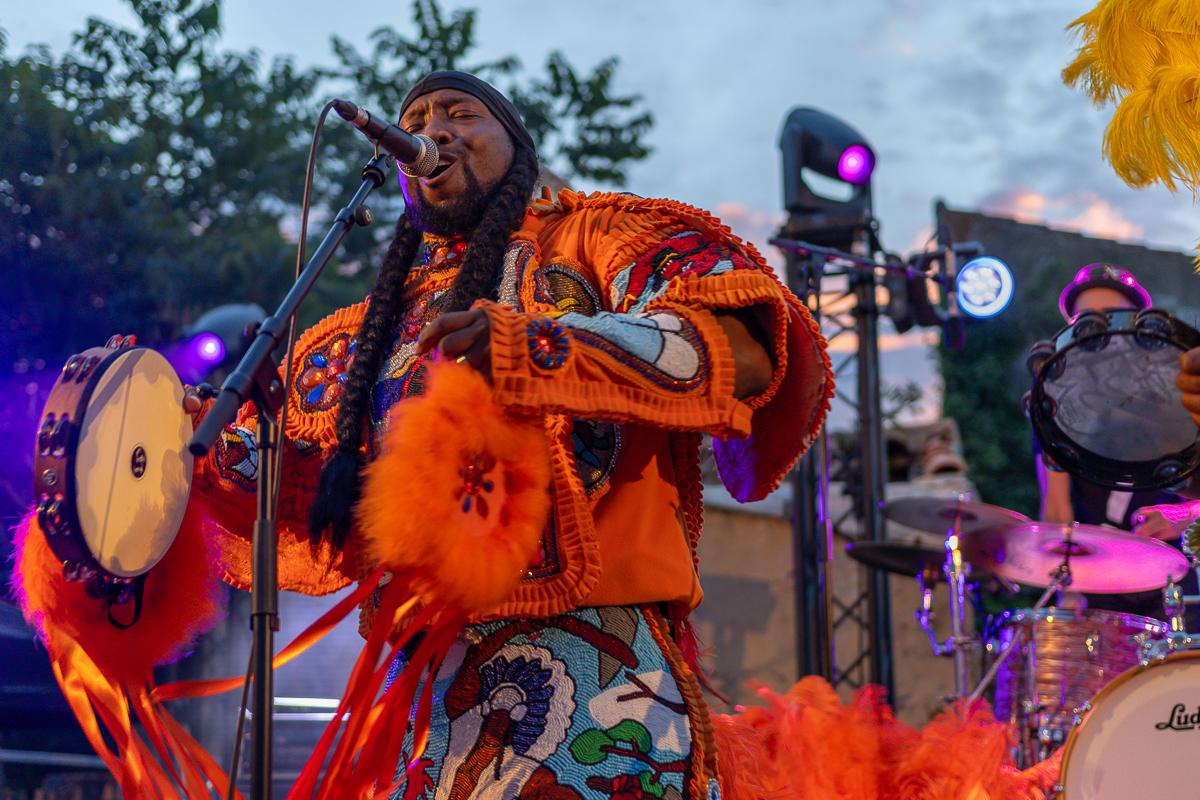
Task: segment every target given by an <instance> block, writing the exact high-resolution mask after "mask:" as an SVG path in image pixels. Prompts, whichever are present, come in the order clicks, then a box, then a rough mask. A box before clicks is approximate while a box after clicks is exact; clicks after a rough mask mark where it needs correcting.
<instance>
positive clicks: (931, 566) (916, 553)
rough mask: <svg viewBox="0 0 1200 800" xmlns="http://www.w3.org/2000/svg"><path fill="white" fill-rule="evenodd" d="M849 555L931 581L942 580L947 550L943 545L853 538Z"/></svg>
mask: <svg viewBox="0 0 1200 800" xmlns="http://www.w3.org/2000/svg"><path fill="white" fill-rule="evenodd" d="M846 555H848V556H850V557H851V558H853V559H854V560H855V561H858V562H860V563H862V564H866V565H867V566H868V567H874V568H875V569H881V570H883V571H884V572H894V573H895V574H897V575H907V576H908V577H910V578H915V577H917V576H918V575H925V579H926V580H927V581H933V580H941V578H942V564H943V563H944V562H945V560H946V551H945V550H944V549H942V548H940V547H928V546H926V545H921V544H902V543H900V542H851V543H850V544H848V545H846Z"/></svg>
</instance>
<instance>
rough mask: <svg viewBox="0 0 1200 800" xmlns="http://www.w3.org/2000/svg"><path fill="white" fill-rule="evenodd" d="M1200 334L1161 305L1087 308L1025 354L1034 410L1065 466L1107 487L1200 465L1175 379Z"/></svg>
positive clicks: (1144, 482) (1164, 480) (1042, 436)
mask: <svg viewBox="0 0 1200 800" xmlns="http://www.w3.org/2000/svg"><path fill="white" fill-rule="evenodd" d="M1198 344H1200V332H1197V331H1196V330H1195V329H1194V328H1192V327H1191V326H1189V325H1186V324H1184V323H1183V322H1180V321H1179V320H1178V319H1176V318H1175V317H1173V316H1171V315H1170V314H1168V313H1167V312H1166V311H1163V310H1161V309H1156V308H1147V309H1115V310H1111V311H1085V312H1084V313H1082V314H1080V315H1079V316H1078V317H1077V318H1076V319H1075V320H1074V321H1073V322H1072V323H1071V324H1070V325H1068V326H1067V327H1065V328H1063V329H1062V330H1061V331H1059V332H1058V333H1057V334H1056V335H1055V337H1054V339H1053V340H1052V341H1048V342H1038V343H1037V344H1035V345H1034V346H1033V348H1032V349H1031V350H1030V353H1029V360H1028V362H1027V363H1028V365H1029V368H1030V370H1031V371H1032V372H1033V374H1034V381H1033V388H1032V390H1031V391H1030V394H1029V396H1028V411H1029V417H1030V420H1031V421H1032V423H1033V430H1034V433H1035V435H1036V436H1037V438H1038V441H1039V442H1040V443H1041V446H1042V450H1043V452H1044V453H1045V454H1046V456H1048V457H1049V458H1050V459H1052V460H1053V462H1054V463H1055V464H1056V465H1057V466H1058V467H1059V468H1061V469H1063V470H1066V471H1067V472H1069V473H1071V474H1073V475H1077V476H1079V477H1081V478H1083V479H1085V480H1087V481H1090V482H1092V483H1095V484H1098V485H1100V486H1104V487H1106V488H1109V489H1116V490H1121V491H1133V490H1141V489H1152V488H1163V487H1169V486H1172V485H1175V484H1178V483H1180V482H1181V481H1183V480H1184V479H1185V478H1187V477H1188V476H1190V475H1191V474H1192V473H1194V472H1195V471H1196V470H1197V469H1198V468H1200V444H1198V439H1200V431H1198V430H1197V427H1196V423H1195V422H1193V421H1192V419H1191V418H1190V417H1189V416H1188V413H1187V411H1186V410H1185V409H1184V407H1183V405H1182V404H1181V402H1180V391H1179V389H1178V388H1177V387H1176V385H1175V377H1176V375H1178V374H1179V354H1180V353H1181V352H1183V351H1185V350H1189V349H1191V348H1193V347H1196V346H1197V345H1198Z"/></svg>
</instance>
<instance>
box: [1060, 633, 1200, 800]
mask: <svg viewBox="0 0 1200 800" xmlns="http://www.w3.org/2000/svg"><path fill="white" fill-rule="evenodd" d="M1197 754H1200V652H1198V651H1188V652H1181V653H1174V654H1172V655H1170V656H1167V658H1166V659H1165V660H1164V661H1161V662H1154V663H1152V665H1151V666H1148V667H1134V668H1132V669H1129V670H1126V671H1125V672H1123V673H1122V674H1121V675H1120V676H1118V677H1117V678H1116V680H1114V681H1113V682H1112V683H1110V684H1109V685H1108V686H1106V687H1104V689H1102V690H1101V691H1100V693H1099V694H1097V695H1096V697H1095V699H1093V700H1092V702H1091V709H1090V710H1089V711H1087V713H1086V714H1085V715H1084V716H1082V718H1081V721H1080V723H1079V724H1078V726H1077V727H1076V728H1075V729H1074V730H1073V731H1071V734H1070V736H1068V737H1067V744H1066V747H1065V748H1064V749H1063V761H1062V772H1061V777H1060V781H1059V783H1060V788H1059V794H1058V798H1059V800H1064V798H1070V800H1129V799H1130V798H1138V797H1144V798H1151V797H1193V796H1195V791H1194V790H1189V789H1188V788H1187V786H1188V785H1189V783H1190V782H1191V778H1190V777H1189V776H1191V775H1192V774H1193V773H1194V772H1195V759H1196V756H1197Z"/></svg>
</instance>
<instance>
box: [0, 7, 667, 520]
mask: <svg viewBox="0 0 1200 800" xmlns="http://www.w3.org/2000/svg"><path fill="white" fill-rule="evenodd" d="M128 2H129V4H130V6H131V8H132V10H133V12H134V16H135V18H136V24H135V25H133V26H132V27H129V28H126V27H122V26H119V25H115V24H113V23H110V22H107V21H104V20H101V19H96V18H92V19H89V20H88V21H87V22H86V24H85V25H84V26H83V29H82V30H80V31H79V32H78V33H77V34H76V35H75V37H74V40H73V43H72V45H71V46H70V47H69V48H68V49H67V51H66V52H63V53H54V52H51V50H50V49H49V48H47V47H44V46H35V47H31V48H28V49H26V50H25V51H23V52H21V53H10V52H9V51H8V49H7V46H6V44H5V37H4V36H3V33H2V31H0V274H2V275H3V278H4V280H3V282H2V283H0V379H7V381H8V382H7V383H5V382H4V381H3V380H0V388H2V389H5V390H8V389H10V388H11V387H10V386H9V384H10V383H14V382H15V385H16V386H17V387H18V388H19V389H20V390H21V391H24V390H25V389H26V388H27V385H28V382H29V381H31V380H33V379H34V378H35V377H36V373H37V372H38V370H43V369H44V370H45V371H46V373H45V375H43V376H42V377H43V379H44V380H43V383H42V389H43V390H44V389H45V386H46V385H47V384H48V380H46V379H52V376H53V372H54V371H55V370H57V368H58V367H59V366H60V365H61V364H62V363H63V360H64V359H65V358H66V356H68V355H69V354H70V353H73V352H77V351H79V350H80V349H82V348H85V347H89V346H94V345H97V344H100V343H102V342H104V341H105V340H106V339H107V338H108V337H109V336H110V335H112V334H113V333H135V334H137V335H138V336H139V338H140V339H141V340H142V341H143V342H146V343H150V344H156V343H157V344H161V343H167V342H170V341H173V340H174V339H175V338H177V337H178V336H179V334H180V331H181V330H182V328H183V327H184V326H185V325H187V324H188V323H189V322H190V321H192V320H194V319H195V318H197V317H198V316H199V315H200V314H202V313H203V312H204V311H206V310H208V309H209V308H212V307H214V306H217V305H221V304H224V303H229V302H256V303H258V304H260V305H261V306H263V307H264V308H273V307H275V305H276V304H277V302H278V300H279V299H280V297H282V295H283V293H284V291H285V290H286V288H287V286H288V285H289V284H290V280H291V273H292V270H293V267H294V259H295V243H294V237H295V235H296V224H295V220H296V210H297V205H298V202H299V199H300V195H301V190H302V181H303V175H304V165H305V162H306V158H307V152H308V146H309V139H310V136H311V131H312V127H313V124H314V122H315V120H316V116H317V112H318V110H319V109H320V108H321V105H322V103H323V102H324V101H325V100H326V99H327V98H328V97H329V96H331V95H333V94H334V93H338V94H341V93H349V96H352V97H355V99H356V100H358V101H360V102H362V103H364V104H367V105H368V106H370V107H372V108H375V109H380V110H384V111H386V112H388V113H395V111H396V110H397V109H398V106H399V102H400V98H401V97H402V96H403V94H404V93H405V91H406V90H407V88H408V86H409V85H411V84H412V83H413V82H414V81H415V80H416V79H417V78H418V77H420V76H421V75H423V74H425V73H426V72H428V71H430V70H432V69H435V68H447V67H454V68H460V69H468V70H473V71H476V72H479V73H481V74H482V75H483V76H484V77H487V78H489V79H491V80H494V81H496V82H497V83H498V84H499V85H500V88H502V89H505V90H507V91H510V92H511V93H512V95H513V96H514V97H515V98H516V100H517V103H518V105H519V107H520V108H521V109H522V110H523V111H524V112H525V113H526V114H527V115H528V116H529V121H530V128H531V131H532V133H533V135H534V137H535V139H536V140H537V141H538V143H539V146H540V148H541V152H542V155H543V158H544V160H547V161H548V162H549V163H550V164H551V165H552V166H553V167H554V168H556V170H557V171H559V172H560V173H561V174H564V175H567V176H575V177H578V178H581V179H585V180H603V181H608V182H611V183H615V184H619V183H621V182H622V181H623V180H624V177H625V174H626V169H627V168H628V166H629V165H630V164H631V163H633V162H635V161H637V160H638V159H641V158H643V157H645V155H646V154H647V150H646V148H645V147H644V146H643V145H642V143H641V139H642V135H643V134H644V133H645V132H646V131H647V130H648V129H649V127H650V124H651V119H650V115H649V114H648V113H646V112H645V111H644V109H643V108H642V105H641V99H640V98H638V97H636V96H622V95H620V94H618V93H616V92H615V89H614V73H615V69H616V61H615V60H612V59H610V60H608V61H605V62H603V63H602V64H600V65H599V66H598V67H596V68H595V69H594V70H593V71H592V72H590V73H586V72H580V71H578V70H576V69H575V68H574V67H572V66H571V65H570V64H568V63H567V61H566V59H565V58H564V57H563V56H562V55H561V54H554V55H552V56H551V57H550V59H549V61H548V63H547V64H546V65H545V69H544V74H542V73H536V72H534V73H525V72H524V71H523V70H522V69H521V65H520V63H519V61H518V60H517V59H516V58H515V57H512V56H510V57H507V58H502V59H498V60H495V61H490V62H488V61H478V60H472V52H473V50H474V48H475V44H476V26H475V22H476V12H475V11H474V10H470V9H458V10H454V11H446V10H444V9H443V8H442V7H441V6H440V5H439V3H438V2H437V0H415V2H414V3H413V6H412V8H413V25H412V26H411V28H408V29H406V30H404V31H401V30H397V29H395V28H390V27H385V28H380V29H379V30H377V31H375V33H374V34H373V35H372V37H371V47H370V52H369V53H367V54H362V53H359V52H358V51H357V50H356V49H355V48H354V47H353V46H352V45H351V44H349V43H347V42H345V41H342V40H339V39H334V40H333V42H332V45H333V56H334V58H333V63H331V64H328V65H323V66H318V67H300V66H297V64H296V63H295V61H294V60H293V59H292V58H290V57H277V58H274V59H270V60H268V59H266V58H264V57H263V56H262V54H261V53H259V52H258V51H257V50H249V51H246V52H238V51H235V50H230V49H227V48H223V47H222V46H221V27H220V19H221V4H220V1H219V0H128ZM369 154H370V149H369V147H367V146H366V145H365V143H364V142H363V141H362V139H361V138H360V137H358V136H357V134H355V133H354V132H353V131H351V130H350V129H349V128H348V127H347V126H344V125H340V124H331V125H330V126H328V127H327V128H326V130H325V133H324V135H323V139H322V150H321V157H320V159H319V162H318V169H317V174H318V177H319V181H318V184H317V191H316V195H315V196H316V201H317V217H315V218H314V222H313V224H312V226H311V227H310V233H311V234H312V235H313V236H314V237H319V236H320V235H321V234H323V232H324V230H325V229H326V225H325V224H321V222H320V220H321V212H322V211H323V212H324V219H326V220H327V219H328V216H329V211H330V210H332V209H333V208H336V207H337V206H336V205H335V204H340V203H342V202H344V201H345V200H346V199H347V198H348V197H349V195H350V192H351V191H352V189H353V188H354V187H355V186H356V185H357V174H358V169H359V167H360V166H361V164H362V163H363V162H364V161H365V160H366V158H367V157H368V156H369ZM399 202H400V199H399V193H398V192H396V191H394V190H393V191H391V192H388V191H386V190H385V191H381V192H378V193H376V195H374V196H373V198H372V205H373V207H374V208H375V211H376V217H377V218H378V219H380V223H379V224H377V225H376V226H375V229H374V230H373V232H372V233H373V235H367V233H365V232H355V233H354V234H353V235H352V236H351V237H350V238H349V239H348V240H347V242H346V245H345V247H344V249H343V251H342V252H341V253H340V254H339V255H338V256H337V257H336V258H335V262H334V265H333V268H332V269H330V270H329V271H328V272H327V273H326V275H324V276H323V277H322V279H321V281H320V283H319V284H318V289H317V292H316V293H315V295H314V297H313V298H312V300H311V301H310V302H309V304H308V305H307V306H306V309H305V311H304V313H303V315H302V321H312V320H313V319H315V318H317V317H319V316H320V315H322V314H324V313H326V312H327V311H328V310H329V309H330V308H332V307H335V306H337V305H341V304H344V303H347V302H352V301H357V300H360V299H361V298H362V297H363V295H364V293H365V291H366V289H367V287H368V286H369V285H370V282H371V281H372V279H373V275H374V269H373V267H374V266H375V265H376V264H377V263H378V260H379V257H380V248H381V247H382V243H383V241H384V240H385V239H386V238H387V237H388V235H389V233H390V227H391V225H390V222H391V219H393V218H394V216H395V212H397V211H398V210H399V207H400V206H399ZM35 388H36V387H35ZM10 394H11V391H10ZM32 405H34V406H36V407H37V408H40V402H37V403H32ZM23 407H24V406H23ZM35 413H36V412H35ZM17 417H18V418H14V416H13V413H12V412H11V408H8V409H5V408H3V407H0V437H3V438H5V439H6V440H8V441H10V442H13V441H15V442H16V444H15V445H14V447H16V449H17V450H18V451H22V449H23V448H24V447H25V442H26V439H27V438H28V436H27V433H28V429H29V428H30V427H31V425H32V422H31V420H29V419H26V417H28V414H27V413H26V412H21V414H18V415H17ZM23 469H24V466H23V465H21V464H18V467H17V468H16V471H15V472H12V471H7V476H8V477H10V478H11V480H9V481H8V483H7V485H6V486H4V487H0V488H5V489H6V490H8V494H9V495H12V494H13V493H14V492H13V490H12V485H13V484H12V481H14V480H15V481H18V482H19V483H20V484H24V483H25V482H26V481H28V474H27V473H23ZM14 476H15V477H14ZM4 477H6V475H5V474H4V471H0V479H3V478H4ZM0 482H3V481H2V480H0ZM23 492H24V490H23V489H22V490H21V491H19V492H16V494H23ZM4 497H5V492H0V515H7V514H8V513H10V512H11V511H12V508H13V506H12V504H11V503H6V502H4V500H3V499H2V498H4Z"/></svg>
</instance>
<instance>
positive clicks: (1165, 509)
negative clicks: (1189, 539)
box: [1133, 503, 1197, 541]
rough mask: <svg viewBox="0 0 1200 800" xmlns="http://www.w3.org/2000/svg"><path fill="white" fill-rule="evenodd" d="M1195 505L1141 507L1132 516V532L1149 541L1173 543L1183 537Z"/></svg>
mask: <svg viewBox="0 0 1200 800" xmlns="http://www.w3.org/2000/svg"><path fill="white" fill-rule="evenodd" d="M1196 510H1197V509H1196V504H1195V503H1181V504H1179V505H1158V506H1143V507H1142V508H1139V509H1138V510H1137V511H1136V512H1134V515H1133V532H1134V534H1136V535H1137V536H1145V537H1147V538H1150V539H1163V540H1166V541H1173V540H1175V539H1178V538H1179V537H1180V536H1183V532H1184V531H1185V530H1187V526H1188V525H1189V524H1190V523H1191V521H1192V515H1193V513H1195V511H1196Z"/></svg>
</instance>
